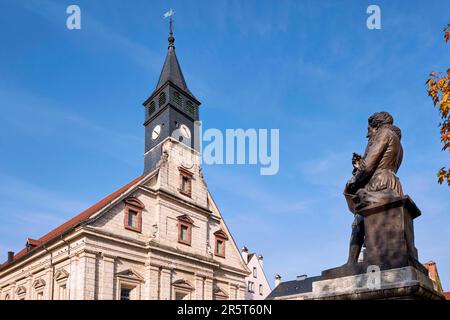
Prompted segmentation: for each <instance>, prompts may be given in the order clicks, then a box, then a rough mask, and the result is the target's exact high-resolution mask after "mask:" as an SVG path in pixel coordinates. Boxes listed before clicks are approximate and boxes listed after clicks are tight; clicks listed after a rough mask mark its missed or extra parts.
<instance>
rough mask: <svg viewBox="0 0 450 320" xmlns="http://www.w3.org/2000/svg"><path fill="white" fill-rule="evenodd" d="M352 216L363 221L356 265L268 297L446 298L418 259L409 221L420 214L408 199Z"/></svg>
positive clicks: (291, 283)
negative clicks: (360, 257)
mask: <svg viewBox="0 0 450 320" xmlns="http://www.w3.org/2000/svg"><path fill="white" fill-rule="evenodd" d="M355 213H357V214H360V215H362V216H363V217H364V230H365V246H366V250H365V252H364V258H363V260H362V261H361V262H358V263H355V264H349V265H343V266H341V267H338V268H333V269H328V270H324V271H322V275H321V276H319V277H313V278H306V279H304V280H294V281H288V282H283V283H281V284H279V285H278V286H277V287H276V288H275V289H274V290H273V291H272V292H271V294H270V295H269V297H268V299H281V300H297V299H300V300H338V299H339V300H340V299H350V300H372V299H427V300H430V299H431V300H443V299H445V298H444V296H443V295H442V294H441V293H439V292H437V291H435V290H434V287H433V282H432V281H431V279H430V278H429V277H428V271H427V270H426V268H425V267H424V266H423V265H422V264H421V263H420V262H419V261H418V255H417V249H416V248H415V246H414V226H413V220H414V219H415V218H417V217H418V216H420V214H421V213H420V210H419V209H418V208H417V207H416V205H415V204H414V202H413V201H412V200H411V199H410V198H409V197H408V196H405V197H401V198H397V199H393V200H392V201H390V202H387V203H385V204H383V205H377V206H372V207H366V208H364V209H362V210H360V211H357V212H355Z"/></svg>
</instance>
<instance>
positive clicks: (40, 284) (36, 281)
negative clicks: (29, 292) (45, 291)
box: [33, 279, 45, 289]
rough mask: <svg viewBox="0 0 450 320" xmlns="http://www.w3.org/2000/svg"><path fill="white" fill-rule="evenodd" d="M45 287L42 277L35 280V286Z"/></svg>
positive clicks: (37, 287) (36, 287)
mask: <svg viewBox="0 0 450 320" xmlns="http://www.w3.org/2000/svg"><path fill="white" fill-rule="evenodd" d="M42 287H45V281H44V280H42V279H37V280H35V281H34V282H33V288H35V289H39V288H42Z"/></svg>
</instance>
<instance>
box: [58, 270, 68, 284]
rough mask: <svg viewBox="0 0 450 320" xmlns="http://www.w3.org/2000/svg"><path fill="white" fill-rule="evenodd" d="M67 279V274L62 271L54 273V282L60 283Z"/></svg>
mask: <svg viewBox="0 0 450 320" xmlns="http://www.w3.org/2000/svg"><path fill="white" fill-rule="evenodd" d="M68 277H69V273H68V272H67V271H66V270H64V269H60V270H58V271H56V273H55V280H56V281H61V280H65V279H67V278H68Z"/></svg>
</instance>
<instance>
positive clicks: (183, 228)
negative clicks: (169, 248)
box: [177, 214, 194, 246]
mask: <svg viewBox="0 0 450 320" xmlns="http://www.w3.org/2000/svg"><path fill="white" fill-rule="evenodd" d="M177 219H178V242H179V243H182V244H185V245H188V246H190V245H191V241H192V225H193V224H194V220H192V219H191V218H190V217H189V216H188V215H187V214H184V215H182V216H179V217H178V218H177Z"/></svg>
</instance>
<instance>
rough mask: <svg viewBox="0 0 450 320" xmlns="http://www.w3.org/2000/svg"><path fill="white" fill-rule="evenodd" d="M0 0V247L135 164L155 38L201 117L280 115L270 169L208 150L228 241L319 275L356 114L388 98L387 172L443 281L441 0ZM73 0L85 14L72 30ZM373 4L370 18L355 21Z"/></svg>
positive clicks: (58, 218) (100, 193)
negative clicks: (396, 159)
mask: <svg viewBox="0 0 450 320" xmlns="http://www.w3.org/2000/svg"><path fill="white" fill-rule="evenodd" d="M132 3H133V4H130V2H129V1H113V0H111V1H108V2H106V1H100V0H96V1H93V0H90V1H70V2H69V1H50V0H48V1H33V0H27V1H25V0H0V15H1V19H0V39H1V40H0V41H1V50H0V121H1V124H2V125H1V126H0V150H1V153H0V154H1V156H0V212H1V214H0V257H1V259H0V260H2V261H3V260H4V258H6V253H7V251H8V250H14V251H18V250H20V249H21V248H22V247H23V245H24V244H25V241H26V238H27V237H32V238H38V237H40V236H42V235H43V234H45V233H46V232H47V231H49V230H50V229H52V228H53V227H55V226H57V225H59V224H60V223H63V222H64V221H66V220H67V219H68V218H70V217H72V216H74V215H75V214H77V213H78V212H80V211H82V210H83V209H85V208H86V207H88V206H90V205H91V204H93V203H95V202H96V201H98V200H99V199H101V198H103V197H104V196H106V195H107V194H109V193H111V192H112V191H114V190H115V189H117V188H119V187H121V186H122V185H124V184H125V183H127V182H129V181H131V180H132V179H133V178H135V177H137V176H139V175H140V174H141V173H142V170H143V148H144V139H143V137H144V128H143V126H142V123H143V116H144V110H143V107H142V105H141V104H142V102H143V101H144V100H145V99H146V98H147V97H148V95H149V94H150V93H151V92H152V90H153V89H154V86H155V85H156V82H157V79H158V76H159V72H160V70H161V67H162V64H163V61H164V58H165V54H166V50H167V31H168V22H167V21H166V20H163V19H162V15H163V13H164V12H165V11H167V10H168V9H169V8H174V9H175V11H176V15H175V38H176V42H175V45H176V50H177V55H178V58H179V60H180V63H181V66H182V69H183V72H184V75H185V78H186V81H187V84H188V86H189V88H190V90H191V91H192V92H193V93H194V95H195V96H196V97H197V98H198V99H199V100H200V101H201V102H202V107H201V114H200V115H201V119H202V120H203V124H204V126H205V128H219V129H222V130H225V129H226V128H244V129H246V128H279V129H280V171H279V173H278V174H277V175H275V176H260V174H259V168H258V167H257V166H245V165H215V166H205V167H204V171H205V177H206V179H207V182H208V186H209V188H210V190H211V192H212V194H213V196H214V197H215V200H216V202H217V203H218V205H219V207H220V209H221V211H222V213H223V215H224V218H225V220H226V222H227V224H228V226H229V228H230V229H231V231H232V233H233V236H234V238H235V240H236V241H237V243H238V245H239V246H242V245H247V246H248V247H249V249H250V251H257V252H258V253H261V254H263V255H264V258H265V269H266V274H267V276H268V277H269V281H270V282H271V283H272V284H273V276H274V274H275V273H280V274H281V275H282V276H283V279H284V280H288V279H292V278H294V277H295V276H296V275H299V274H308V275H311V276H312V275H317V274H319V273H320V271H321V270H323V269H327V268H331V267H335V266H338V265H341V264H342V263H344V262H345V260H346V256H347V244H348V238H349V233H350V225H351V223H352V215H351V214H350V213H349V212H348V211H347V209H346V204H345V200H344V198H343V196H342V189H343V186H344V185H345V182H346V181H347V179H348V178H349V176H350V174H351V163H350V162H351V155H352V152H360V153H362V152H363V150H364V146H365V142H366V139H365V138H364V137H365V133H366V121H367V117H368V116H369V115H371V114H372V113H373V112H375V111H381V110H385V111H388V112H390V113H391V114H393V116H394V119H395V121H396V123H397V124H398V126H399V127H400V128H401V129H402V131H403V146H404V149H405V156H404V162H403V165H402V167H401V169H400V171H399V173H398V175H399V177H400V179H401V181H402V184H403V188H404V191H405V193H407V194H409V195H410V196H411V197H412V198H413V199H414V201H415V202H416V204H417V205H418V206H419V208H420V209H421V210H422V216H421V217H419V218H418V219H417V220H416V221H415V231H416V247H417V248H418V250H419V257H420V260H421V261H422V262H426V261H428V260H435V261H436V262H437V264H438V269H439V272H440V276H441V279H442V281H443V284H444V287H445V288H446V289H447V290H450V256H449V249H448V240H449V235H450V200H449V199H450V197H449V192H450V189H449V188H448V187H446V186H439V185H437V184H436V176H435V174H436V172H437V170H438V169H439V168H440V167H442V166H444V165H447V166H448V165H449V155H448V153H444V152H441V145H440V143H439V133H438V123H439V116H438V113H437V111H436V109H434V108H433V106H432V104H431V100H430V99H429V98H428V97H427V95H426V91H425V85H424V82H425V80H426V77H427V74H428V73H429V72H430V71H432V70H442V71H444V70H446V69H447V68H448V67H450V55H449V52H450V44H449V45H447V46H446V45H445V43H444V42H443V40H442V28H443V26H444V25H446V24H447V23H450V15H449V12H450V3H449V2H448V1H409V2H408V3H406V2H405V1H399V0H397V1H376V2H368V1H349V0H345V1H151V2H150V1H144V0H140V1H138V0H136V1H133V2H132ZM69 4H77V5H79V6H80V7H81V11H82V29H81V30H78V31H69V30H67V28H66V18H67V15H66V13H65V11H66V7H67V6H68V5H69ZM369 4H377V5H379V6H380V7H381V13H382V29H381V30H372V31H371V30H368V29H367V28H366V19H367V17H368V15H367V14H366V8H367V6H368V5H369Z"/></svg>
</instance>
